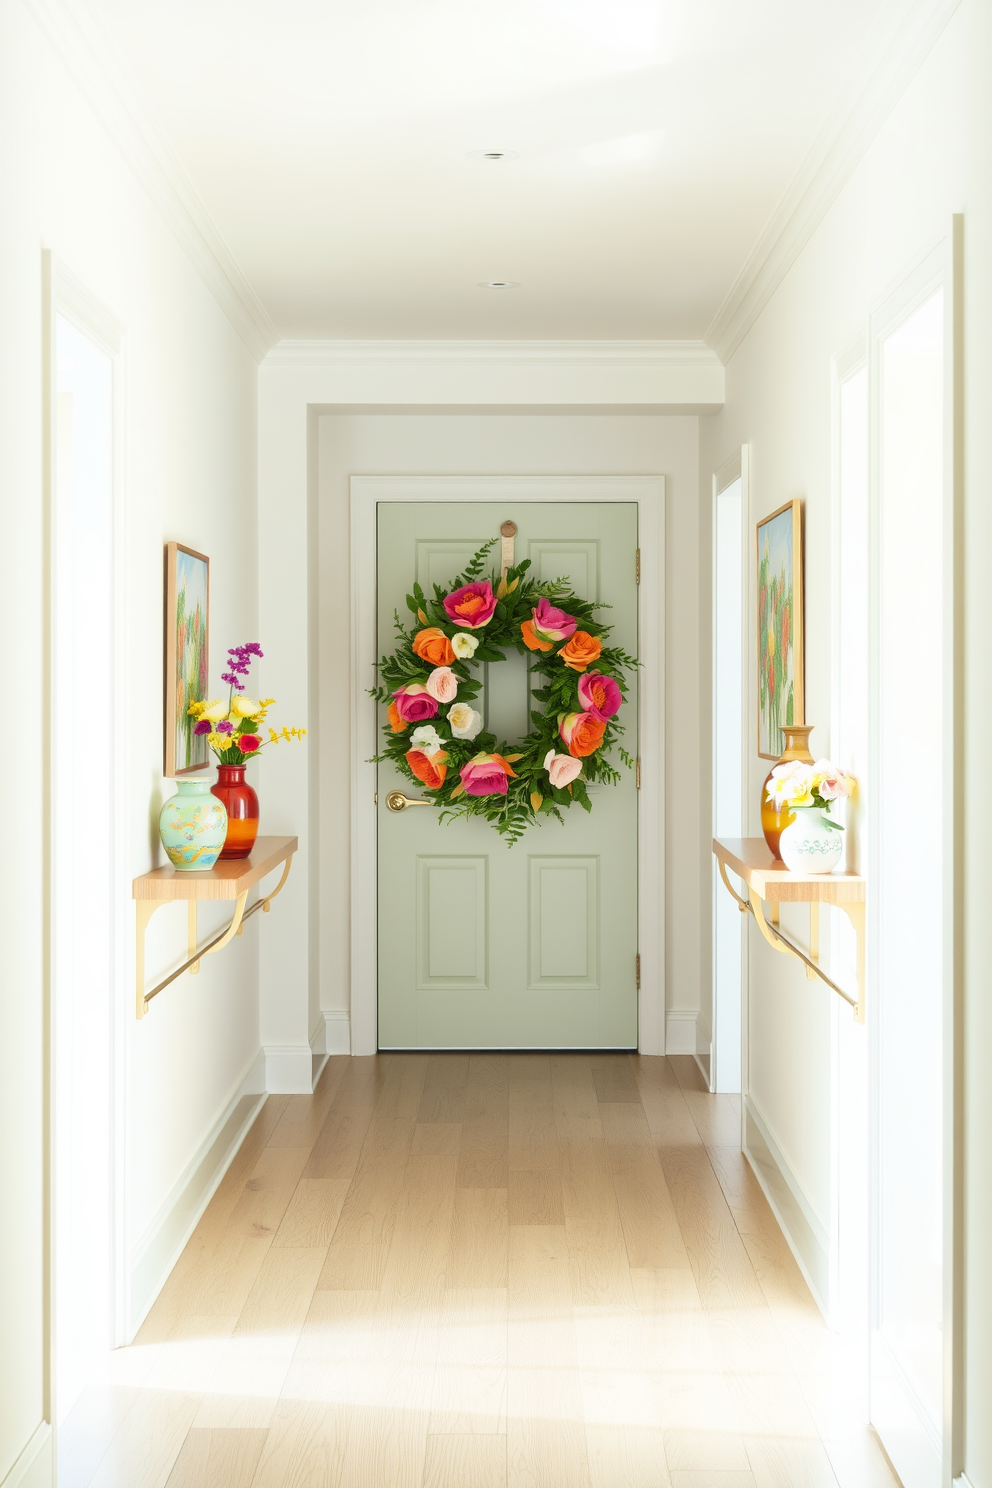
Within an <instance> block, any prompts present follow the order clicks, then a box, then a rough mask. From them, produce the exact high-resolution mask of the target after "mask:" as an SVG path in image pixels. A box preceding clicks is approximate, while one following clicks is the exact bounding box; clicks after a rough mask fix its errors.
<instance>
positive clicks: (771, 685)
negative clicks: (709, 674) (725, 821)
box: [755, 497, 806, 760]
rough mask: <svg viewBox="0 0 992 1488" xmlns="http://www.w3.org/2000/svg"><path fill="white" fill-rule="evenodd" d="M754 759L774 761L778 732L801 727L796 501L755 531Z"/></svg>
mask: <svg viewBox="0 0 992 1488" xmlns="http://www.w3.org/2000/svg"><path fill="white" fill-rule="evenodd" d="M755 571H756V575H757V606H756V608H757V617H758V620H757V630H758V634H757V641H758V754H759V756H760V757H761V759H771V760H777V759H779V758H780V757H781V754H782V749H783V748H784V744H783V740H782V734H781V729H782V728H783V727H784V726H786V725H788V724H790V723H805V721H806V711H805V710H806V696H805V675H804V673H805V667H804V654H803V636H804V627H803V620H804V615H803V504H802V501H801V500H800V499H799V498H798V497H797V498H796V499H795V500H793V501H787V502H785V504H784V505H783V506H780V507H778V508H777V509H776V510H775V511H773V512H772V513H771V514H770V515H769V516H767V517H763V518H762V520H761V521H760V522H758V523H757V524H756V525H755Z"/></svg>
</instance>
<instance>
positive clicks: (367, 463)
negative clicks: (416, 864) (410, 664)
mask: <svg viewBox="0 0 992 1488" xmlns="http://www.w3.org/2000/svg"><path fill="white" fill-rule="evenodd" d="M697 424H698V420H697V419H696V418H695V417H690V416H682V417H665V416H650V415H634V416H615V415H607V414H601V415H589V414H586V415H571V416H570V415H568V414H564V413H562V414H551V415H548V414H523V415H520V414H516V415H512V414H495V413H494V414H485V415H479V414H468V413H465V414H423V413H420V414H406V415H404V414H330V413H325V414H323V415H322V416H321V417H320V418H319V428H318V436H317V459H318V471H319V475H318V482H317V497H318V501H317V508H318V515H317V523H318V531H319V538H318V541H319V586H318V588H319V627H318V637H317V641H318V653H317V658H316V661H315V665H316V666H317V668H318V671H319V676H320V678H321V679H322V681H323V682H324V685H322V686H321V688H320V709H321V711H320V715H319V718H318V719H315V720H314V722H315V723H316V724H317V725H318V728H319V745H318V754H317V756H316V757H317V758H318V759H319V769H320V782H321V792H320V801H321V804H320V823H321V827H320V849H319V851H320V859H319V863H320V871H319V891H318V905H319V910H318V912H319V923H320V977H319V997H320V1007H321V1009H322V1010H324V1011H329V1012H336V1011H339V1010H340V1011H345V1010H347V1008H348V1003H349V956H350V937H349V918H350V913H351V910H350V894H349V881H348V880H349V870H350V842H349V835H348V817H347V813H345V812H342V795H341V782H346V781H348V779H349V778H350V776H349V771H350V747H351V732H350V720H349V719H348V718H343V717H342V715H341V702H342V695H343V688H341V687H339V686H337V685H334V686H333V687H331V686H327V685H326V680H327V679H330V678H333V677H336V676H337V671H338V667H339V665H340V660H341V657H342V655H347V654H348V649H347V647H348V636H349V625H350V614H351V599H350V574H349V545H348V527H349V516H348V512H349V485H348V482H349V477H350V476H351V475H359V474H378V475H391V474H404V475H405V474H437V475H443V474H450V475H458V474H472V475H497V474H498V475H507V474H509V475H513V474H518V475H561V474H569V475H585V474H611V475H630V474H662V475H664V476H665V478H666V510H667V531H666V552H667V554H668V568H667V575H666V581H667V586H668V592H667V612H666V628H667V633H668V655H667V663H666V716H667V719H668V727H667V733H666V740H665V749H666V769H667V787H668V789H667V798H666V808H665V809H666V812H667V814H668V835H667V846H666V851H667V857H668V861H667V864H666V881H667V898H666V905H665V913H666V927H667V949H666V970H665V975H666V985H667V1002H668V1007H669V1009H677V1010H679V1011H685V1012H687V1013H689V1014H690V1015H694V1014H695V1012H696V1010H697V1008H698V987H699V941H698V935H697V931H696V927H697V925H698V917H699V902H698V893H699V875H698V872H696V871H695V869H696V868H697V867H698V861H699V857H700V851H701V849H700V844H699V841H698V835H697V830H696V828H697V813H698V790H699V784H698V782H699V747H700V746H699V654H698V647H697V628H696V625H695V623H694V619H695V614H696V609H697V606H698V587H697V580H696V571H695V561H694V560H695V553H696V551H697V544H698V534H697V521H696V514H697V508H696V489H697V463H696V448H697ZM687 555H688V561H687ZM687 863H689V864H692V865H693V869H692V870H691V871H689V872H686V871H685V865H686V864H687Z"/></svg>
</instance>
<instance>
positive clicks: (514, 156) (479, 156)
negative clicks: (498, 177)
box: [469, 150, 520, 165]
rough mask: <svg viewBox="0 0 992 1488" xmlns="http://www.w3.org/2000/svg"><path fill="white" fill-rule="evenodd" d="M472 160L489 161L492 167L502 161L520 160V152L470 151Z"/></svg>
mask: <svg viewBox="0 0 992 1488" xmlns="http://www.w3.org/2000/svg"><path fill="white" fill-rule="evenodd" d="M469 159H470V160H488V161H489V164H490V165H498V164H499V163H500V161H502V160H519V159H520V152H519V151H518V150H470V151H469Z"/></svg>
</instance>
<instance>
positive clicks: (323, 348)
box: [265, 340, 721, 369]
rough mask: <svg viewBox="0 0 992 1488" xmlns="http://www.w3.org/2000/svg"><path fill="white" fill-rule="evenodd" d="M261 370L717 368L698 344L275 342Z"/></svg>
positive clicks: (712, 357) (711, 354) (714, 356)
mask: <svg viewBox="0 0 992 1488" xmlns="http://www.w3.org/2000/svg"><path fill="white" fill-rule="evenodd" d="M265 362H266V366H297V367H303V366H331V365H333V366H348V365H353V364H355V363H361V362H378V363H409V362H432V363H450V362H462V363H465V362H474V363H478V364H487V363H494V362H495V363H500V362H531V363H534V362H537V363H545V364H548V365H559V366H561V365H569V366H574V365H576V364H582V363H585V364H587V365H589V366H602V365H604V364H606V363H613V364H618V363H619V364H621V365H622V364H628V365H637V366H644V365H646V364H649V365H650V364H653V365H656V366H664V367H666V368H671V367H687V368H688V367H692V368H694V369H695V368H714V369H715V368H718V367H720V366H721V363H720V359H719V357H718V356H717V354H716V352H715V351H714V350H713V348H712V347H710V346H707V345H706V344H705V343H704V342H702V341H387V340H382V341H375V340H365V341H290V340H287V341H279V342H277V343H276V345H275V346H273V347H272V349H271V351H270V352H269V353H268V355H267V357H266V358H265Z"/></svg>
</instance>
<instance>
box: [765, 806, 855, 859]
mask: <svg viewBox="0 0 992 1488" xmlns="http://www.w3.org/2000/svg"><path fill="white" fill-rule="evenodd" d="M793 810H794V811H795V818H796V819H795V821H792V822H790V823H789V825H788V826H787V827H786V828H785V829H784V831H783V832H782V836H781V838H780V840H779V851H780V853H781V855H782V862H783V863H784V864H785V866H786V868H788V870H789V872H790V873H832V872H833V871H834V869H835V868H836V867H837V864H838V863H839V862H840V859H841V854H842V853H843V851H844V834H843V832H842V831H841V830H840V829H839V828H838V827H833V826H830V825H828V823H827V820H826V816H825V812H824V810H823V808H822V807H819V806H795V807H793Z"/></svg>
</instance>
